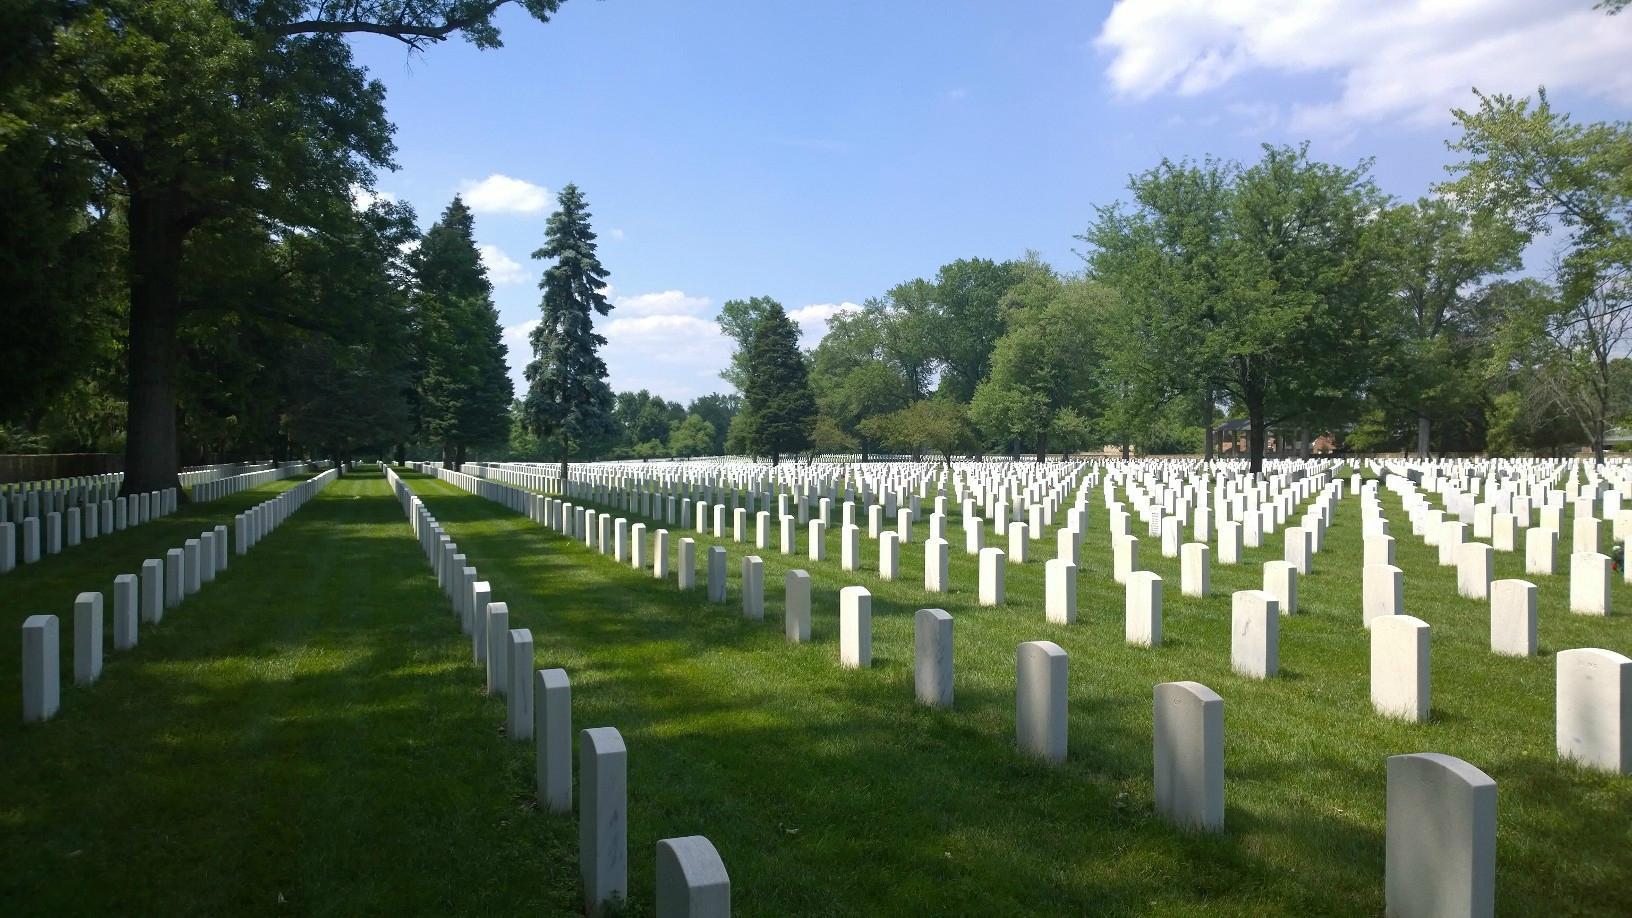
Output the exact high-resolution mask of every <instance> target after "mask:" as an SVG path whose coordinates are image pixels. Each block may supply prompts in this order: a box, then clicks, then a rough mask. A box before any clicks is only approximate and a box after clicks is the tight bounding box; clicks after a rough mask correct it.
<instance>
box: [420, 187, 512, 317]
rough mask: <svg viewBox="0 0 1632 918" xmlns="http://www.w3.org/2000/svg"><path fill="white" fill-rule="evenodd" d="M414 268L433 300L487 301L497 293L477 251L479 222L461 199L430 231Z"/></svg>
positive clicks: (423, 288)
mask: <svg viewBox="0 0 1632 918" xmlns="http://www.w3.org/2000/svg"><path fill="white" fill-rule="evenodd" d="M413 264H414V273H415V275H416V276H417V279H418V282H419V289H421V290H423V291H425V292H426V293H429V294H431V295H433V296H448V297H458V298H460V299H486V298H487V297H489V296H491V295H492V293H493V285H492V284H491V283H489V282H488V280H487V269H486V267H484V266H483V265H482V255H481V252H480V251H478V250H477V248H476V220H475V218H474V217H472V216H471V213H470V208H468V207H466V206H465V202H464V201H462V200H460V198H459V196H458V195H454V197H453V203H451V204H449V205H448V208H447V210H444V211H442V219H440V220H438V221H436V223H435V224H434V225H433V226H432V227H431V228H430V229H429V230H428V231H426V233H425V238H424V239H423V240H422V241H421V242H420V244H419V248H418V249H417V250H416V251H415V252H414V258H413Z"/></svg>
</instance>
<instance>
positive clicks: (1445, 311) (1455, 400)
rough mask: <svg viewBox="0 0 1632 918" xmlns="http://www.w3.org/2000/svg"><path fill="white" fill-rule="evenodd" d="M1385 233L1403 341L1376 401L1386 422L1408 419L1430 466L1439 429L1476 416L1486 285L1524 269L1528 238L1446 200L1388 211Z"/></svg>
mask: <svg viewBox="0 0 1632 918" xmlns="http://www.w3.org/2000/svg"><path fill="white" fill-rule="evenodd" d="M1379 230H1380V240H1381V244H1382V245H1383V246H1384V248H1383V250H1382V252H1381V255H1382V258H1383V263H1384V265H1385V266H1386V268H1387V271H1388V275H1389V280H1388V285H1389V288H1390V290H1391V292H1392V293H1393V295H1394V298H1395V306H1396V310H1395V319H1396V322H1397V324H1396V326H1395V327H1396V328H1397V330H1398V333H1399V339H1398V342H1397V343H1398V347H1397V348H1395V349H1393V351H1392V352H1391V353H1389V354H1387V356H1386V360H1387V362H1386V363H1385V364H1383V365H1381V366H1379V367H1378V374H1377V375H1378V379H1379V385H1378V386H1376V387H1374V390H1373V394H1374V395H1375V396H1376V398H1377V401H1378V402H1380V403H1382V405H1383V406H1384V407H1385V409H1392V410H1391V411H1388V413H1390V414H1395V415H1407V416H1409V421H1410V423H1411V426H1414V427H1415V429H1416V451H1417V455H1419V456H1422V457H1424V458H1426V457H1427V456H1428V455H1429V449H1430V445H1431V434H1432V428H1433V426H1434V423H1435V422H1436V420H1437V421H1439V422H1448V421H1456V420H1459V419H1465V418H1468V417H1470V416H1473V415H1475V414H1477V413H1479V407H1480V405H1479V403H1480V401H1481V400H1482V399H1483V398H1484V394H1485V393H1484V387H1483V386H1481V385H1480V384H1479V380H1478V371H1479V367H1480V365H1481V364H1482V363H1483V358H1484V357H1485V355H1486V353H1487V352H1486V351H1485V350H1484V348H1483V346H1482V345H1483V344H1484V343H1485V340H1484V336H1483V335H1482V334H1481V330H1482V327H1483V321H1482V318H1483V310H1481V308H1480V303H1481V294H1482V291H1481V289H1480V287H1479V283H1480V281H1482V280H1484V279H1485V278H1487V277H1489V276H1491V275H1495V274H1501V273H1504V272H1507V271H1511V270H1514V269H1516V268H1518V267H1519V263H1520V262H1519V253H1520V251H1521V250H1522V249H1523V246H1524V237H1523V236H1522V235H1521V234H1520V233H1519V232H1518V230H1517V229H1516V228H1515V227H1514V226H1513V224H1512V223H1510V222H1508V221H1506V220H1503V219H1500V218H1497V217H1495V216H1493V215H1490V214H1483V215H1476V216H1473V217H1471V218H1470V216H1469V215H1468V214H1466V213H1464V212H1463V211H1462V210H1461V209H1460V208H1458V207H1457V206H1456V205H1455V204H1454V203H1453V202H1452V201H1450V200H1447V199H1444V198H1423V199H1422V200H1419V201H1417V202H1415V203H1412V204H1402V205H1400V206H1398V207H1392V208H1389V209H1388V210H1387V211H1385V212H1384V213H1383V214H1382V215H1381V217H1380V219H1379Z"/></svg>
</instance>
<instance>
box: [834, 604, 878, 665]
mask: <svg viewBox="0 0 1632 918" xmlns="http://www.w3.org/2000/svg"><path fill="white" fill-rule="evenodd" d="M839 665H840V666H843V667H845V668H846V669H866V668H867V667H869V666H871V665H873V594H872V593H869V592H868V591H867V588H866V587H861V586H847V587H845V588H844V589H842V590H839Z"/></svg>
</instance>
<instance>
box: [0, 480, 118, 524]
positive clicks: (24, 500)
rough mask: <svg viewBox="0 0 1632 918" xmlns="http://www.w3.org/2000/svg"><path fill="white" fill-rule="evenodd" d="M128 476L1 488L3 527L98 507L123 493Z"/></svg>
mask: <svg viewBox="0 0 1632 918" xmlns="http://www.w3.org/2000/svg"><path fill="white" fill-rule="evenodd" d="M124 480H125V473H123V472H110V473H107V474H103V475H82V476H78V477H74V478H52V479H48V480H44V481H19V482H12V483H10V484H5V485H0V523H16V522H20V521H22V520H24V519H27V518H28V517H31V516H41V515H42V514H44V513H50V512H52V511H56V512H58V513H60V512H62V511H64V510H67V509H68V508H69V507H70V506H76V505H77V506H83V505H86V504H95V503H98V502H100V501H102V500H104V499H106V498H110V497H113V496H114V495H115V494H118V493H119V485H120V484H121V483H122V482H123V481H124Z"/></svg>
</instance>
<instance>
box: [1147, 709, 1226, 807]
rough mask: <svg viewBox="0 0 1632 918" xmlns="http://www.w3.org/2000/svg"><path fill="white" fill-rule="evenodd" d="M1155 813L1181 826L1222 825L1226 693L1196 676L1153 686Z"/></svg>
mask: <svg viewBox="0 0 1632 918" xmlns="http://www.w3.org/2000/svg"><path fill="white" fill-rule="evenodd" d="M1152 733H1153V738H1154V745H1155V772H1156V777H1155V784H1156V813H1157V815H1158V816H1160V817H1161V818H1162V819H1164V820H1166V821H1167V822H1170V823H1172V824H1174V825H1176V826H1179V827H1181V828H1185V829H1192V830H1200V831H1204V832H1218V831H1222V830H1223V828H1224V699H1222V698H1220V697H1218V693H1217V692H1214V691H1213V690H1212V689H1210V688H1208V687H1207V686H1205V685H1202V684H1201V683H1199V682H1163V683H1161V684H1160V685H1158V686H1156V690H1155V716H1154V729H1153V731H1152Z"/></svg>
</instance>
